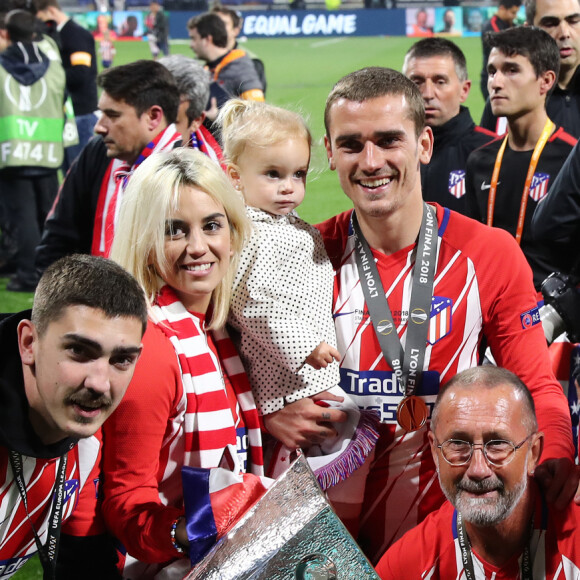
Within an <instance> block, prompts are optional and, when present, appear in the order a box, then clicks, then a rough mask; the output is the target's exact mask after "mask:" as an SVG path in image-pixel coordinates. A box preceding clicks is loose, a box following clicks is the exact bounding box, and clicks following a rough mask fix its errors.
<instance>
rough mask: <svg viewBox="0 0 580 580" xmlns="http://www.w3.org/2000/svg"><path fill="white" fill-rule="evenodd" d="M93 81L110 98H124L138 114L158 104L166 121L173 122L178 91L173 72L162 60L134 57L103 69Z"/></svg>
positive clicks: (177, 103) (175, 114) (177, 102)
mask: <svg viewBox="0 0 580 580" xmlns="http://www.w3.org/2000/svg"><path fill="white" fill-rule="evenodd" d="M97 81H98V84H99V86H100V87H101V88H102V89H103V90H104V91H105V92H106V93H107V94H108V95H109V96H110V97H111V98H112V99H115V101H125V102H126V103H127V104H128V105H130V106H131V107H133V108H134V109H135V111H136V112H137V115H138V116H141V115H142V114H143V113H144V112H145V111H147V110H148V109H150V108H151V107H153V106H154V105H158V106H159V107H161V108H162V109H163V113H164V115H165V119H166V120H167V123H175V120H176V119H177V109H178V107H179V91H178V90H177V85H176V84H175V79H174V78H173V75H172V74H171V73H170V72H169V71H168V70H167V69H166V68H165V67H164V66H163V65H162V64H159V63H158V62H155V61H153V60H137V61H135V62H132V63H130V64H124V65H121V66H115V67H113V68H110V69H107V70H105V71H103V72H102V73H101V74H100V75H99V76H98V79H97Z"/></svg>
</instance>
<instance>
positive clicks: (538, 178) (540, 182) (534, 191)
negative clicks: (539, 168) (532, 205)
mask: <svg viewBox="0 0 580 580" xmlns="http://www.w3.org/2000/svg"><path fill="white" fill-rule="evenodd" d="M549 183H550V175H549V174H548V173H534V177H532V184H531V186H530V197H531V198H532V199H533V200H534V201H536V202H537V201H540V200H541V199H544V197H546V195H547V194H548V184H549Z"/></svg>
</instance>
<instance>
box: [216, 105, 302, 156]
mask: <svg viewBox="0 0 580 580" xmlns="http://www.w3.org/2000/svg"><path fill="white" fill-rule="evenodd" d="M216 123H217V124H218V126H219V128H220V130H221V137H222V142H223V151H224V156H225V158H226V159H227V161H228V163H229V164H233V165H237V164H238V161H239V159H240V157H241V155H242V153H243V152H244V150H245V149H246V147H247V146H248V145H251V146H253V147H263V148H266V147H270V146H272V145H275V144H277V143H280V142H281V141H285V140H286V139H289V138H293V137H302V138H304V139H306V141H307V143H308V148H309V149H310V147H311V146H312V135H311V134H310V130H309V129H308V126H307V125H306V122H305V121H304V119H303V118H302V117H301V116H300V115H299V114H298V113H294V112H293V111H288V110H287V109H282V108H280V107H275V106H273V105H269V104H268V103H264V102H259V101H243V100H242V99H230V100H229V101H227V102H226V104H225V105H224V106H223V107H222V109H221V110H220V113H219V116H218V118H217V120H216Z"/></svg>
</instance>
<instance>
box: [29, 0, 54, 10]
mask: <svg viewBox="0 0 580 580" xmlns="http://www.w3.org/2000/svg"><path fill="white" fill-rule="evenodd" d="M34 4H35V5H36V10H37V11H38V12H41V11H42V10H46V9H47V8H48V7H49V6H51V7H52V8H56V9H57V10H61V7H60V4H59V3H58V0H34Z"/></svg>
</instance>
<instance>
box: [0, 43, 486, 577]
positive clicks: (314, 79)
mask: <svg viewBox="0 0 580 580" xmlns="http://www.w3.org/2000/svg"><path fill="white" fill-rule="evenodd" d="M454 40H455V42H456V43H457V44H458V45H459V46H460V48H461V49H462V50H463V52H464V53H465V56H466V58H467V66H468V70H469V76H470V78H471V79H472V80H473V85H474V86H473V87H472V90H471V94H470V96H469V99H468V100H467V103H466V104H467V106H468V107H469V108H470V109H471V113H472V116H473V118H474V120H475V122H476V123H477V122H478V121H479V119H480V117H481V112H482V110H483V105H484V103H483V99H482V97H481V93H480V91H479V72H480V70H481V58H482V55H481V41H480V39H479V38H458V39H454ZM115 44H116V48H117V54H116V58H115V62H114V64H115V65H119V64H125V63H128V62H132V61H134V60H137V59H140V58H150V53H149V48H148V45H147V43H145V42H117V43H115ZM411 44H413V39H410V38H403V37H379V38H376V37H373V38H292V39H255V40H248V41H247V43H245V44H244V45H243V46H245V47H247V48H248V49H249V50H251V51H252V52H254V53H256V54H257V55H259V56H260V58H261V59H262V60H263V61H264V64H265V66H266V75H267V79H268V90H267V94H266V98H267V100H268V101H269V102H271V103H274V104H276V105H280V106H282V107H287V108H290V109H293V110H295V111H299V112H300V113H302V114H303V115H304V116H305V117H306V119H307V120H308V123H309V125H310V128H311V130H312V134H313V137H314V147H313V152H312V163H311V171H310V174H309V176H308V183H307V187H306V198H305V201H304V203H303V204H302V206H300V208H299V210H298V211H299V213H300V215H301V216H302V217H303V218H304V219H306V220H307V221H309V222H311V223H317V222H320V221H322V220H325V219H327V218H329V217H331V216H333V215H335V214H337V213H339V212H341V211H344V210H345V209H348V208H349V207H352V206H351V205H350V202H349V200H348V199H347V198H346V197H345V195H344V194H343V193H342V191H341V190H340V186H339V185H338V180H337V178H336V175H335V174H334V173H333V172H331V171H329V170H328V167H327V162H326V156H325V152H324V146H323V136H324V123H323V113H324V103H325V101H326V97H327V95H328V93H329V91H330V89H331V88H332V86H333V85H334V83H335V82H336V81H337V80H338V79H339V78H340V77H342V76H344V75H345V74H348V73H349V72H352V71H354V70H356V69H359V68H363V67H365V66H388V67H391V68H394V69H397V70H400V69H401V66H402V64H403V58H404V55H405V52H406V51H407V49H408V48H409V47H410V46H411ZM171 50H172V52H173V53H182V54H185V55H188V56H191V55H192V53H191V50H190V48H189V45H188V43H187V42H186V41H182V42H179V43H173V44H172V45H171ZM5 286H6V279H0V311H2V312H16V311H18V310H23V309H25V308H30V306H31V305H32V295H31V294H15V293H11V292H6V291H5V290H4V288H5ZM14 578H15V579H16V580H32V579H37V578H38V579H40V578H42V573H41V568H40V565H39V564H38V561H37V560H36V559H34V560H33V561H32V562H30V563H29V564H27V565H26V566H25V567H24V568H23V569H22V570H21V571H20V572H18V573H17V574H16V575H15V576H14ZM79 578H82V571H79Z"/></svg>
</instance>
